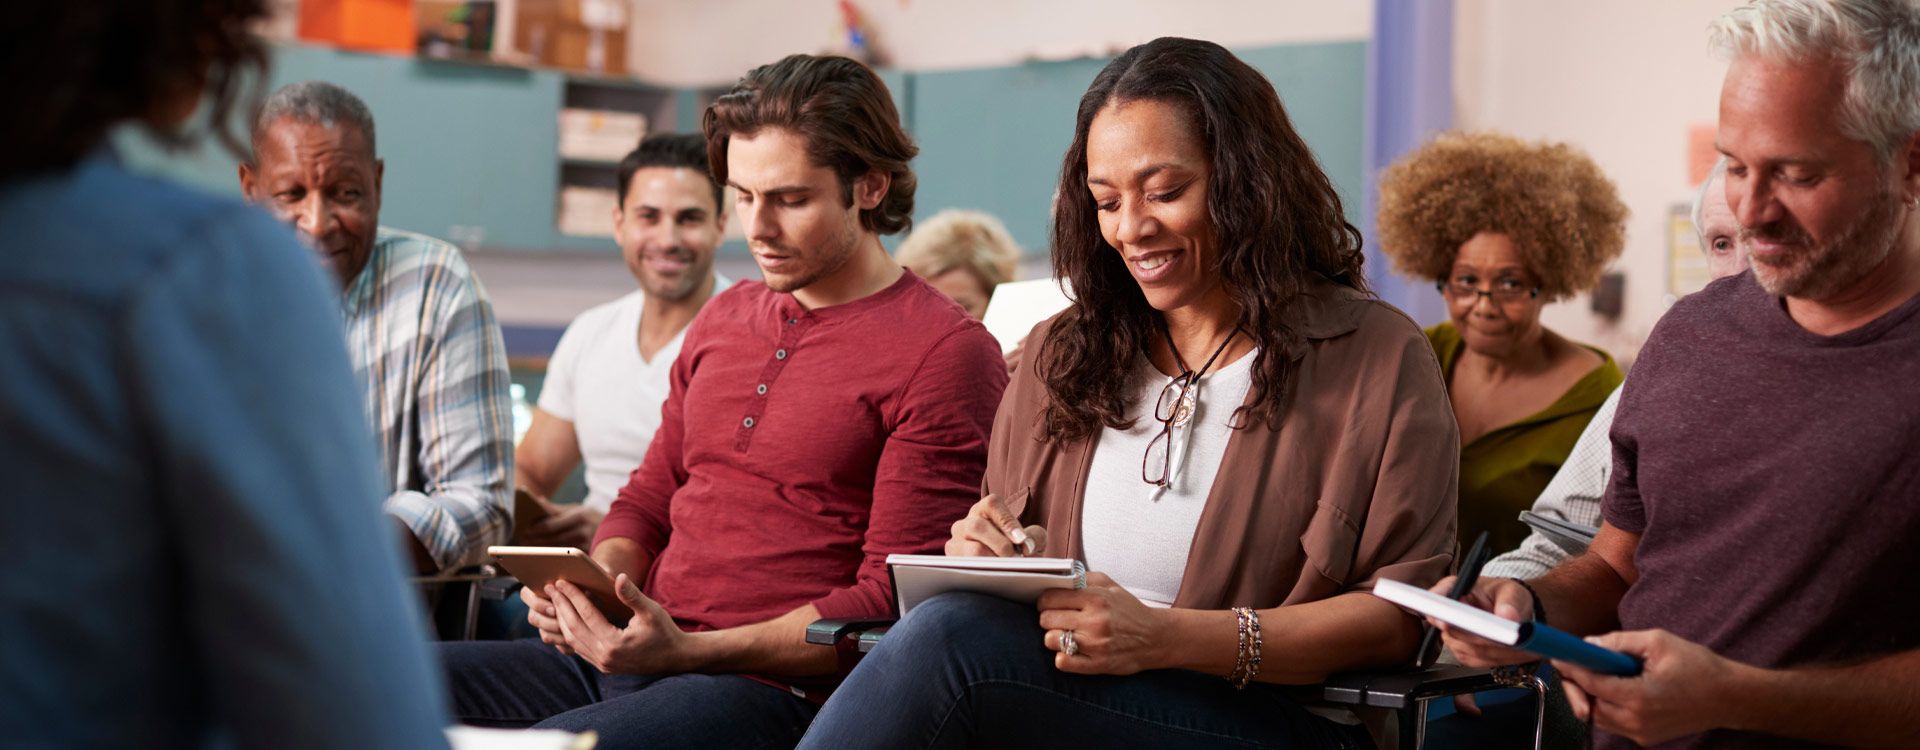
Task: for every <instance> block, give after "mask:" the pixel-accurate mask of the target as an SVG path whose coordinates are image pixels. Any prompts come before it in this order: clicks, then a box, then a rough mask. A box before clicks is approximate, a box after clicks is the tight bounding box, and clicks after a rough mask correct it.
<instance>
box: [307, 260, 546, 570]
mask: <svg viewBox="0 0 1920 750" xmlns="http://www.w3.org/2000/svg"><path fill="white" fill-rule="evenodd" d="M342 313H343V314H344V316H345V320H346V328H347V351H348V353H349V354H350V355H351V356H352V358H353V368H354V374H355V375H357V376H359V378H360V382H361V383H362V384H363V385H364V386H365V388H364V389H363V392H364V395H365V398H364V405H365V407H366V413H367V419H368V421H370V422H371V423H372V424H373V427H374V433H375V438H376V445H377V446H378V447H379V449H380V458H381V460H382V461H383V462H384V463H383V465H384V467H385V469H386V476H387V477H388V478H390V479H391V481H392V484H391V485H390V487H389V490H390V491H391V492H392V493H393V494H391V495H389V496H388V497H387V500H386V512H387V513H388V515H391V516H394V517H395V518H398V519H400V521H401V522H402V523H404V524H406V525H407V527H408V528H410V529H412V530H413V534H414V537H415V538H417V539H419V540H420V543H421V544H422V545H424V546H425V547H426V549H427V552H428V553H430V554H431V555H432V556H433V559H434V562H435V563H436V564H437V565H438V566H439V567H440V568H441V569H443V570H444V569H447V568H453V567H457V566H460V565H466V564H471V563H476V562H479V561H481V560H482V559H483V558H484V557H485V555H486V551H487V545H490V544H503V543H505V542H506V539H507V535H508V532H509V530H510V529H512V527H513V516H512V515H511V510H510V506H509V505H508V500H509V498H510V497H511V494H512V476H513V411H512V402H511V400H510V397H509V396H508V390H507V388H508V376H507V356H506V345H505V344H504V343H503V342H502V340H501V338H500V326H499V325H497V324H496V323H495V322H494V319H493V305H492V303H490V302H488V301H487V293H486V290H484V289H482V288H481V287H480V281H479V280H478V279H475V278H474V277H473V272H472V270H471V269H469V268H468V267H467V263H466V260H465V259H463V258H462V257H461V256H460V251H459V250H458V249H456V248H455V247H454V246H453V245H450V244H448V243H446V242H443V241H440V240H436V239H434V238H432V237H427V236H424V235H419V234H414V233H411V232H402V231H398V230H394V229H388V228H385V227H382V228H381V229H380V233H379V235H378V236H377V237H376V238H375V240H374V245H373V256H372V257H371V258H370V259H369V260H368V261H367V267H366V268H365V269H363V270H362V271H361V272H360V275H359V276H358V277H356V278H355V279H354V280H353V284H351V285H350V286H348V287H347V290H346V294H345V296H344V299H343V301H342Z"/></svg>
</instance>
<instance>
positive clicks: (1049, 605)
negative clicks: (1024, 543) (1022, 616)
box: [1038, 573, 1166, 675]
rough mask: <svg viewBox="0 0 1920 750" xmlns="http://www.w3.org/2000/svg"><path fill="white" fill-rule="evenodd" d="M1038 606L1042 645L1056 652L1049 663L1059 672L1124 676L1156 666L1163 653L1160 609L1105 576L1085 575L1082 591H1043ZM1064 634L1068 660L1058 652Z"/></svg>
mask: <svg viewBox="0 0 1920 750" xmlns="http://www.w3.org/2000/svg"><path fill="white" fill-rule="evenodd" d="M1038 606H1039V608H1040V627H1043V628H1046V629H1047V634H1046V636H1045V637H1044V641H1045V643H1046V646H1047V648H1049V649H1052V650H1054V651H1056V652H1059V653H1055V654H1054V655H1053V665H1054V667H1056V668H1058V669H1059V670H1060V671H1062V672H1073V673H1076V674H1112V675H1129V674H1133V673H1135V672H1139V671H1142V670H1147V669H1155V668H1157V667H1159V666H1160V661H1161V660H1162V658H1163V655H1164V654H1165V653H1166V648H1165V646H1166V628H1165V627H1164V623H1165V620H1164V618H1162V617H1161V615H1162V614H1163V613H1164V612H1165V611H1166V610H1158V609H1153V608H1152V607H1148V606H1147V605H1145V604H1142V603H1140V600H1139V599H1138V598H1135V597H1134V595H1133V594H1130V593H1128V592H1127V590H1126V589H1123V588H1120V585H1119V584H1116V583H1114V582H1113V579H1112V578H1109V577H1108V576H1107V574H1105V573H1088V574H1087V587H1086V588H1084V589H1048V590H1047V591H1046V592H1045V593H1043V594H1041V595H1040V601H1039V602H1038ZM1067 631H1073V639H1074V645H1075V649H1074V654H1073V655H1071V656H1069V655H1067V654H1066V653H1065V652H1064V651H1061V648H1062V647H1061V641H1062V640H1063V638H1064V637H1065V634H1066V632H1067Z"/></svg>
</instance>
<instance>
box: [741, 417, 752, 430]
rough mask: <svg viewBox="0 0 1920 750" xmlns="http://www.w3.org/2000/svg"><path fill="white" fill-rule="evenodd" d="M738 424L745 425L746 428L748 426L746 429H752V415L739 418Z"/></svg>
mask: <svg viewBox="0 0 1920 750" xmlns="http://www.w3.org/2000/svg"><path fill="white" fill-rule="evenodd" d="M740 425H741V426H742V427H746V428H748V429H752V428H753V417H747V418H746V419H742V420H740Z"/></svg>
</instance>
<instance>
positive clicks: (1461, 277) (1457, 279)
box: [1434, 273, 1540, 305]
mask: <svg viewBox="0 0 1920 750" xmlns="http://www.w3.org/2000/svg"><path fill="white" fill-rule="evenodd" d="M1481 283H1482V282H1481V280H1480V277H1479V276H1476V275H1474V274H1470V273H1462V274H1454V275H1453V276H1452V277H1451V278H1447V279H1443V280H1441V281H1439V282H1436V283H1435V284H1434V288H1436V289H1439V290H1440V294H1441V295H1442V296H1444V297H1446V298H1447V301H1448V302H1452V303H1456V304H1458V303H1466V304H1473V303H1474V302H1477V301H1479V298H1480V297H1486V298H1488V299H1491V300H1493V302H1494V304H1497V305H1505V304H1509V303H1512V302H1517V301H1519V300H1522V299H1538V298H1539V297H1540V287H1539V286H1538V285H1535V284H1531V283H1528V282H1527V281H1526V280H1525V279H1521V278H1519V277H1517V276H1501V277H1500V278H1497V279H1494V280H1493V283H1492V284H1489V285H1488V286H1487V287H1486V288H1481V286H1480V285H1481Z"/></svg>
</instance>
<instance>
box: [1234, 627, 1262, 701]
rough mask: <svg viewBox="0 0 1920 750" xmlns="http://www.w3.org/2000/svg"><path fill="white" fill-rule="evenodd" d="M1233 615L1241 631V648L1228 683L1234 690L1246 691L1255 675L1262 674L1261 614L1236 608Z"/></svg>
mask: <svg viewBox="0 0 1920 750" xmlns="http://www.w3.org/2000/svg"><path fill="white" fill-rule="evenodd" d="M1233 615H1234V621H1235V624H1236V625H1237V626H1238V629H1239V631H1240V648H1239V653H1238V654H1236V655H1235V658H1234V663H1233V673H1232V674H1230V675H1227V681H1228V682H1231V683H1233V687H1234V689H1236V690H1244V689H1246V687H1247V683H1249V682H1252V681H1253V677H1254V675H1257V674H1260V647H1261V645H1262V642H1261V639H1260V613H1258V612H1255V611H1253V608H1251V607H1234V608H1233Z"/></svg>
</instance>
